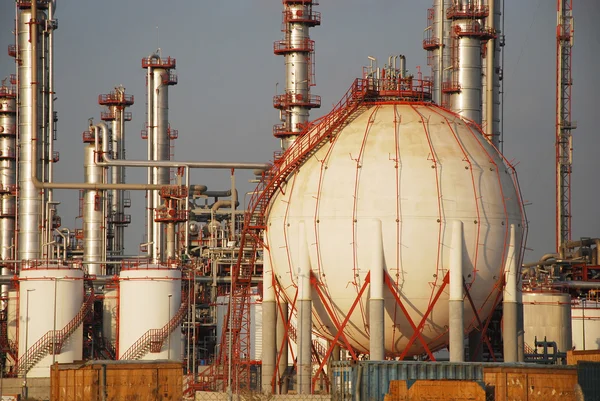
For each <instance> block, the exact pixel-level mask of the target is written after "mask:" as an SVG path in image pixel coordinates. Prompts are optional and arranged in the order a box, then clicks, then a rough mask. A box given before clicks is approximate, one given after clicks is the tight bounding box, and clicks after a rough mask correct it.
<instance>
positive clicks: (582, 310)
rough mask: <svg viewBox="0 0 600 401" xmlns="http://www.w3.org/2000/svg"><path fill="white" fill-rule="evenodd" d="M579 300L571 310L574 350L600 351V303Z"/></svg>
mask: <svg viewBox="0 0 600 401" xmlns="http://www.w3.org/2000/svg"><path fill="white" fill-rule="evenodd" d="M594 298H595V299H594V300H590V299H578V300H576V301H575V303H574V304H573V306H572V309H571V326H572V329H573V348H575V350H577V351H590V350H599V349H600V302H599V301H598V298H597V297H594Z"/></svg>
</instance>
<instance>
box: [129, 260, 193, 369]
mask: <svg viewBox="0 0 600 401" xmlns="http://www.w3.org/2000/svg"><path fill="white" fill-rule="evenodd" d="M119 286H120V288H119V325H120V326H119V358H121V356H122V355H123V354H124V353H125V352H126V351H127V350H128V349H129V348H130V347H131V346H132V345H133V344H134V343H135V342H136V341H137V340H138V339H140V338H141V337H142V336H143V335H144V334H145V333H146V332H147V331H148V330H150V329H161V328H163V327H164V326H165V325H166V324H167V323H168V321H169V316H170V317H171V318H173V316H175V314H176V313H177V310H178V309H179V307H180V306H181V271H180V270H177V269H167V268H158V267H152V266H150V267H149V268H147V269H146V268H140V269H137V270H136V269H125V270H121V274H120V280H119ZM169 294H171V295H172V297H171V302H170V303H169ZM169 304H170V312H169ZM169 343H170V345H171V348H170V351H169V348H168V345H169ZM181 351H182V350H181V326H179V327H177V328H176V329H175V330H174V331H173V333H171V339H170V341H169V339H165V342H164V344H163V347H162V349H161V351H160V352H158V353H151V352H148V353H147V354H145V355H144V356H143V357H142V358H140V359H141V360H155V359H167V358H170V359H171V360H175V361H177V360H181Z"/></svg>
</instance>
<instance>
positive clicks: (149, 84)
mask: <svg viewBox="0 0 600 401" xmlns="http://www.w3.org/2000/svg"><path fill="white" fill-rule="evenodd" d="M154 57H157V56H156V55H151V56H148V64H150V60H152V59H153V58H154ZM146 89H147V93H146V102H147V106H148V110H147V119H148V121H147V122H146V134H147V136H148V138H147V141H148V142H147V144H146V145H147V152H148V154H147V157H148V160H154V152H153V149H154V147H153V143H154V127H153V124H154V122H153V121H154V95H153V93H154V90H153V89H154V74H153V72H152V67H151V66H148V69H147V71H146ZM152 171H153V168H152V167H148V171H147V174H148V177H147V183H148V184H153V183H154V180H153V179H152ZM153 238H154V192H153V191H146V243H147V244H148V245H147V246H148V256H150V258H151V259H152V255H153V254H154V251H153V249H154V244H152V243H151V242H152V239H153Z"/></svg>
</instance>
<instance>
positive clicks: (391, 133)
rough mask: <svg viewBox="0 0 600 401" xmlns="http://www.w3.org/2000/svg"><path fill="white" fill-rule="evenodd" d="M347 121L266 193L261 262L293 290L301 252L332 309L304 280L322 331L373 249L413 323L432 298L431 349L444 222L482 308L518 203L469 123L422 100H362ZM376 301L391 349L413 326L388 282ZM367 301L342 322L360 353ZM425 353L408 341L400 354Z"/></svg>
mask: <svg viewBox="0 0 600 401" xmlns="http://www.w3.org/2000/svg"><path fill="white" fill-rule="evenodd" d="M350 120H351V121H350ZM350 120H349V122H348V123H347V125H346V126H345V127H344V128H343V129H342V130H341V131H339V133H338V134H337V135H336V136H335V137H334V138H332V139H331V140H329V141H327V142H326V143H325V144H324V145H323V146H322V147H321V148H320V149H318V151H316V153H314V154H313V155H312V156H311V157H310V158H309V159H307V160H306V161H305V162H304V163H303V164H302V165H301V166H300V167H299V168H298V169H297V170H295V172H294V173H293V174H291V175H290V176H289V177H288V178H287V181H286V183H285V184H284V186H283V188H282V190H280V191H277V193H276V194H275V195H274V197H273V199H272V200H271V203H270V209H269V210H268V217H267V229H266V240H267V244H268V253H267V256H266V257H267V258H269V257H270V260H268V261H267V263H269V262H270V264H271V266H272V269H273V271H274V273H275V276H276V278H277V280H278V281H279V283H280V285H281V287H282V288H284V289H285V291H286V293H287V296H288V297H289V299H294V297H295V292H296V287H297V284H298V274H299V273H298V272H299V263H300V260H303V259H304V260H306V256H303V255H302V253H304V254H305V255H306V254H307V255H308V261H309V263H310V268H311V271H312V274H313V275H314V277H315V278H316V280H317V281H318V282H319V284H320V286H321V289H322V291H321V292H322V294H323V296H324V297H325V298H326V302H325V303H326V304H328V306H329V309H330V310H332V311H333V313H334V314H335V319H332V317H331V316H330V314H329V313H328V312H327V310H326V309H327V308H326V307H325V304H324V302H323V301H322V300H321V299H320V298H319V295H318V293H317V292H316V291H315V289H314V288H312V292H311V296H312V301H313V325H314V327H315V328H316V329H317V330H318V331H319V332H320V333H322V334H323V335H324V336H325V337H328V338H332V337H333V336H334V335H335V334H336V329H335V327H336V324H335V320H337V322H342V321H343V320H344V318H345V317H346V315H348V312H349V311H350V309H351V306H352V304H353V302H354V301H355V299H356V298H357V296H358V293H359V291H360V289H361V287H362V286H363V284H364V282H365V278H366V275H367V273H368V272H369V270H370V267H371V264H372V261H373V260H377V254H378V253H379V254H382V257H383V264H384V266H383V268H384V269H385V271H387V273H388V274H389V276H390V277H391V280H392V282H393V283H394V285H395V286H396V288H397V289H398V295H399V298H400V300H401V301H402V303H403V305H404V306H405V307H406V309H407V311H408V313H409V315H410V317H411V319H412V321H413V322H414V324H415V325H418V324H419V322H420V320H421V318H422V317H423V316H424V315H425V313H426V311H427V310H428V308H429V307H430V306H432V308H433V309H432V311H431V314H430V315H429V317H428V319H427V320H426V322H425V324H424V327H423V331H422V335H423V338H424V339H425V341H426V342H427V343H428V346H429V347H430V348H432V349H435V348H440V347H441V346H443V345H445V344H446V343H447V334H448V296H449V294H448V287H447V286H446V287H445V289H444V291H443V292H442V294H441V296H440V297H439V299H438V300H437V302H434V300H435V295H436V292H437V291H438V290H439V288H440V286H441V285H442V283H443V280H444V276H445V275H446V274H447V273H448V269H449V256H450V251H451V244H452V233H453V229H452V227H453V223H454V222H455V221H459V222H462V226H463V241H462V242H463V258H464V259H463V260H464V262H463V275H464V278H465V280H466V283H467V285H468V286H469V287H470V294H471V297H472V299H473V302H474V303H475V306H476V308H477V309H478V310H479V313H480V317H481V318H485V317H487V316H488V315H489V312H490V310H491V308H492V304H493V302H494V300H495V298H496V294H497V291H495V288H498V287H497V286H499V283H500V280H501V277H502V272H503V269H504V263H505V259H506V257H507V253H508V248H509V237H510V227H511V225H514V227H515V231H516V237H517V238H516V241H515V244H514V246H516V247H517V255H518V254H519V253H518V251H519V250H520V247H521V239H522V237H523V213H522V207H521V206H522V202H521V198H520V193H519V190H518V186H517V185H516V179H515V176H514V169H513V168H512V167H510V166H507V165H506V164H505V162H504V161H503V159H502V157H501V156H500V155H499V153H498V151H497V150H496V149H495V148H494V147H493V146H492V145H490V144H489V143H488V142H487V141H486V139H485V138H484V136H483V134H482V133H481V132H480V130H479V129H478V128H477V127H476V126H475V124H472V123H470V122H467V121H465V120H463V119H462V118H461V117H460V116H458V115H456V114H454V113H452V112H449V111H447V110H445V109H442V108H440V107H437V106H435V105H432V104H422V103H421V104H411V103H409V102H408V103H407V102H397V104H394V102H387V103H385V104H383V103H382V104H377V103H371V104H369V105H367V106H366V107H365V108H363V109H362V110H361V111H360V113H359V114H358V115H356V116H352V117H351V119H350ZM299 140H301V139H299ZM454 226H456V225H454ZM377 238H380V240H379V241H377V240H375V242H374V239H377ZM378 248H379V249H378ZM269 254H270V255H269ZM379 259H381V258H379ZM384 299H385V301H384V304H385V318H384V319H385V321H384V330H385V350H386V355H388V356H393V355H400V354H401V353H402V352H403V350H404V349H405V347H406V346H407V344H408V341H409V338H410V337H411V336H412V334H413V329H412V328H411V326H410V324H409V321H408V320H407V318H406V317H405V316H404V314H403V312H402V310H401V308H400V307H399V306H398V305H397V303H396V301H395V300H394V297H393V294H392V293H391V292H390V291H389V290H388V289H387V287H386V288H384ZM368 301H369V291H368V290H367V291H365V292H364V293H363V295H362V296H361V297H360V300H359V303H358V305H357V306H356V308H355V310H354V312H353V313H352V314H351V317H350V320H349V321H348V324H347V325H346V328H345V330H344V334H345V335H346V337H347V339H348V340H349V342H350V344H351V346H352V347H354V348H355V349H357V350H358V351H360V352H369V351H368V350H369V328H368V326H369V306H368ZM464 310H465V326H466V327H465V330H469V329H470V328H472V327H473V322H474V313H473V311H472V308H471V307H470V305H469V303H468V302H465V309H464ZM423 351H424V347H423V346H422V344H421V343H420V342H419V341H418V340H417V341H415V342H414V343H413V345H412V346H411V348H410V349H409V350H408V353H407V355H414V354H419V353H422V352H423Z"/></svg>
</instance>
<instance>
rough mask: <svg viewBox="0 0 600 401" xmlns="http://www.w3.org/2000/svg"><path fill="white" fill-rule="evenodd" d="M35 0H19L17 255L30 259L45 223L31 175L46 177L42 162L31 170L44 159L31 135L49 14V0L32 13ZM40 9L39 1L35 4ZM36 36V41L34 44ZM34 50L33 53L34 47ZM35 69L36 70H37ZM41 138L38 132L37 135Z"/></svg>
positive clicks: (37, 115) (38, 117)
mask: <svg viewBox="0 0 600 401" xmlns="http://www.w3.org/2000/svg"><path fill="white" fill-rule="evenodd" d="M33 3H35V2H30V1H18V2H17V8H18V17H17V18H18V19H17V31H16V32H17V49H16V52H17V53H18V54H17V59H18V63H17V65H18V69H17V72H18V77H17V78H18V84H19V110H18V116H19V122H18V124H19V128H18V130H19V158H18V160H19V162H18V169H19V208H18V221H19V231H18V247H17V259H20V260H29V259H38V258H40V257H41V242H42V239H41V233H42V230H40V227H44V221H43V216H42V211H43V200H44V197H43V195H42V194H41V193H40V190H39V189H37V188H35V186H34V184H33V181H32V179H31V177H32V175H33V174H36V176H37V177H38V178H39V179H41V180H43V178H42V169H43V167H44V166H43V163H38V164H37V169H36V170H37V171H35V172H34V171H32V170H31V162H32V158H34V157H35V158H37V160H42V159H43V150H44V146H37V148H36V149H37V151H36V154H35V155H32V137H33V134H34V129H35V130H37V129H39V126H40V125H41V124H42V123H43V122H42V107H41V103H40V102H39V101H38V99H41V96H39V95H40V94H41V88H40V85H39V84H38V80H39V78H41V77H42V74H43V68H42V46H39V44H38V43H37V42H40V41H42V40H44V37H43V36H41V35H38V26H44V25H45V22H46V14H45V12H44V11H43V9H44V8H46V7H47V2H39V7H40V8H41V9H40V10H38V11H37V16H34V15H33V12H32V4H33ZM35 6H36V7H35V8H36V9H37V4H35ZM31 38H35V42H36V45H35V46H32V42H33V40H30V39H31ZM34 47H35V53H36V54H33V48H34ZM34 70H35V71H34ZM36 137H37V138H40V135H39V132H38V135H36Z"/></svg>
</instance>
